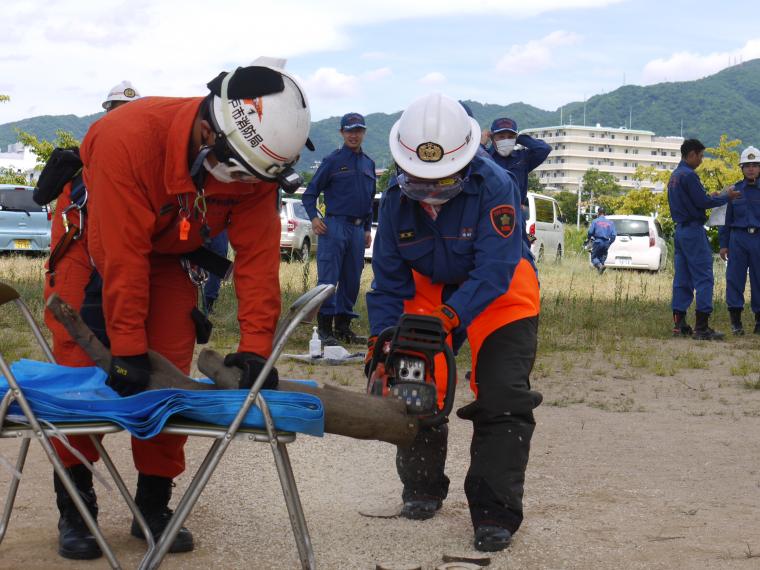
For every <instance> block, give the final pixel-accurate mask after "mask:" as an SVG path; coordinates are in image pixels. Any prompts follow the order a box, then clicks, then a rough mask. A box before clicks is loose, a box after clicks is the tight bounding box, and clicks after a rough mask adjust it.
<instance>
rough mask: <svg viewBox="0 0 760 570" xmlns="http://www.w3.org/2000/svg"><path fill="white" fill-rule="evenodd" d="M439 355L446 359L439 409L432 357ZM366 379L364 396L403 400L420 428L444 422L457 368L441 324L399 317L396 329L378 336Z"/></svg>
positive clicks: (417, 317) (426, 318) (420, 317)
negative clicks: (365, 394) (445, 371)
mask: <svg viewBox="0 0 760 570" xmlns="http://www.w3.org/2000/svg"><path fill="white" fill-rule="evenodd" d="M440 353H443V355H444V356H445V358H446V370H447V378H446V395H445V396H444V399H443V406H442V407H440V408H439V407H438V390H437V388H436V384H435V357H436V355H437V354H440ZM367 378H368V381H367V393H368V394H374V395H376V396H384V397H388V396H390V397H393V398H398V399H400V400H403V401H404V402H405V403H406V409H407V413H409V414H410V415H415V416H418V417H419V421H420V425H423V426H428V427H433V426H437V425H440V424H442V423H444V422H445V421H446V420H447V419H448V416H449V414H450V413H451V409H452V408H453V406H454V391H455V389H456V383H457V368H456V360H455V359H454V352H453V351H452V350H451V347H450V346H449V345H448V344H446V333H445V331H444V330H443V325H442V324H441V321H440V320H439V319H437V318H435V317H429V316H425V315H415V314H403V315H401V318H400V319H399V322H398V325H397V326H395V327H389V328H387V329H385V330H384V331H383V332H381V333H380V334H379V335H378V337H377V341H376V342H375V352H374V354H373V355H372V360H371V361H370V364H369V368H368V374H367Z"/></svg>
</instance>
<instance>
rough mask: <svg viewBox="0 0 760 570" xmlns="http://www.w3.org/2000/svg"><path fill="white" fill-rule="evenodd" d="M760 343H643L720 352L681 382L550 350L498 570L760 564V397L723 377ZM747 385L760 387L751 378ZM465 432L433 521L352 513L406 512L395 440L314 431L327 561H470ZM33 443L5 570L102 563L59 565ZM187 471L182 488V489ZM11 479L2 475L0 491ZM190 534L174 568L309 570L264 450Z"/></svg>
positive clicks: (302, 461)
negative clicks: (517, 520) (518, 506)
mask: <svg viewBox="0 0 760 570" xmlns="http://www.w3.org/2000/svg"><path fill="white" fill-rule="evenodd" d="M759 345H760V341H758V339H757V337H753V338H749V337H748V338H746V339H745V340H742V341H739V342H736V341H732V342H730V343H724V344H722V345H711V344H709V343H707V344H700V345H698V346H696V348H695V343H694V342H692V341H689V340H678V339H674V340H667V341H664V342H660V343H654V342H652V343H643V344H642V348H643V349H644V350H650V351H651V353H652V354H653V355H654V356H653V358H657V357H658V356H657V355H665V354H667V355H669V356H672V355H673V354H678V353H682V352H684V351H694V350H697V351H698V354H700V355H707V354H708V351H709V350H711V349H712V348H713V347H714V346H719V347H720V350H721V351H722V352H721V354H720V356H718V357H716V358H714V359H713V360H712V361H711V362H710V363H709V366H708V368H704V369H689V370H679V371H677V372H676V373H675V375H673V376H657V375H655V374H653V373H651V372H641V371H640V370H641V369H630V368H629V367H627V366H626V365H621V360H620V359H615V358H610V357H602V356H601V355H594V354H588V353H586V354H579V355H568V354H555V355H551V356H543V357H540V360H539V362H540V368H539V371H538V372H537V374H536V375H535V378H534V385H535V387H536V388H537V389H539V390H541V391H542V392H543V393H544V396H545V403H544V405H542V406H541V407H540V408H538V409H537V411H536V417H537V421H538V427H537V430H536V433H535V437H534V439H533V449H532V453H531V459H530V464H529V466H528V473H527V483H526V499H525V510H526V519H525V523H524V525H523V527H522V529H521V530H520V532H519V533H518V534H517V536H516V537H515V541H514V544H513V545H512V546H511V547H510V548H509V549H508V550H507V551H505V552H503V553H499V554H496V555H494V556H493V557H492V562H491V565H490V568H494V569H524V568H526V569H533V568H536V569H559V568H578V569H608V568H609V569H615V570H618V569H634V568H658V569H659V568H661V569H672V568H679V569H692V568H693V569H712V568H714V569H734V568H735V569H742V570H744V569H750V568H760V557H758V556H760V518H759V517H758V513H760V471H759V469H760V443H759V440H758V433H760V390H750V389H747V388H746V387H745V386H744V381H745V378H744V377H740V376H732V375H731V373H730V372H729V370H730V368H731V366H732V364H733V363H735V362H737V361H739V360H740V359H741V358H743V357H746V355H747V354H748V351H750V350H751V351H753V353H754V350H755V349H757V348H759ZM755 354H756V353H755ZM280 369H281V372H282V373H283V374H284V375H286V376H290V377H304V376H312V377H316V378H318V379H320V380H324V381H327V382H335V383H339V384H344V385H345V384H349V385H352V386H353V387H355V388H356V389H360V385H361V380H360V367H359V366H358V365H354V366H350V367H333V368H318V367H317V368H314V369H313V370H309V369H307V368H306V367H303V366H301V365H296V364H282V365H281V366H280ZM460 372H463V371H460ZM746 379H748V380H753V381H754V380H757V373H756V372H752V373H751V376H747V377H746ZM470 399H471V396H470V394H469V391H468V390H464V389H460V390H459V393H458V404H459V405H463V404H465V403H467V402H468V401H470ZM470 436H471V427H470V424H469V422H464V421H461V420H459V419H457V418H456V417H452V420H451V436H450V455H449V461H448V466H447V470H448V474H449V476H450V477H451V479H452V489H451V494H450V496H449V498H448V500H447V501H446V502H445V504H444V507H443V509H442V511H441V512H440V514H439V515H437V516H436V517H435V518H433V519H432V520H430V521H425V522H413V521H408V520H403V519H370V518H365V517H362V516H360V515H359V511H360V510H363V509H371V508H380V507H387V506H393V505H394V504H396V503H398V502H399V494H400V484H399V482H398V480H397V478H396V475H395V468H394V462H393V457H394V449H393V448H392V447H391V446H389V445H387V444H382V443H374V442H369V443H368V442H359V441H353V440H349V439H346V438H341V437H337V436H326V437H324V438H322V439H320V438H313V437H306V436H304V437H301V438H299V439H298V440H297V441H296V442H295V443H294V444H292V445H291V446H290V454H291V458H292V461H293V465H294V470H295V474H296V478H297V481H298V485H299V489H300V492H301V498H302V501H303V504H304V508H305V511H306V517H307V521H308V524H309V528H310V531H311V535H312V539H313V543H314V549H315V552H316V557H317V563H318V566H319V568H323V569H374V568H375V565H376V563H378V562H390V563H394V564H397V565H399V566H401V565H404V564H411V563H416V564H420V565H422V567H423V568H425V569H426V570H432V569H433V568H435V566H436V565H438V564H440V563H441V556H442V555H443V554H444V553H467V552H472V551H471V550H470V549H471V546H470V545H471V540H472V529H471V528H470V522H469V515H468V511H467V504H466V500H465V497H464V493H463V490H462V484H463V480H464V474H465V472H466V469H467V463H468V453H469V452H468V446H469V438H470ZM106 445H107V447H108V448H109V450H111V452H112V454H113V456H114V458H115V460H116V462H117V465H119V466H120V468H121V469H122V471H123V472H124V474H125V478H126V479H127V481H128V483H129V485H130V486H133V485H134V479H135V474H134V469H133V468H132V466H131V458H130V453H129V443H128V439H127V437H126V436H124V435H123V434H122V435H117V436H111V437H109V438H108V439H107V442H106ZM207 445H208V442H207V441H203V440H200V439H194V440H192V441H191V442H190V444H189V445H188V448H187V450H188V465H189V466H190V469H191V470H193V469H194V467H196V466H197V465H198V464H199V462H200V461H201V459H202V457H203V454H204V453H205V450H206V449H207ZM16 446H17V443H16V442H15V441H12V440H10V441H8V440H6V441H2V442H0V455H2V456H4V457H5V458H6V459H13V458H14V451H15V449H16ZM38 447H39V446H33V448H32V449H33V452H32V454H31V456H30V459H29V461H28V462H27V468H26V470H25V473H24V479H23V481H22V485H21V492H20V495H19V498H18V501H17V507H16V509H15V513H14V516H13V518H12V520H11V525H10V529H9V531H8V535H7V536H6V539H5V541H4V543H3V544H2V546H0V568H24V569H28V570H31V569H48V568H93V569H95V568H105V567H107V565H106V563H105V562H104V561H103V560H102V559H101V560H100V561H95V562H90V563H82V562H79V563H74V562H69V561H65V560H63V559H61V558H59V557H58V556H57V554H56V521H57V512H56V510H55V507H54V498H53V491H52V484H51V469H50V467H49V464H48V463H47V460H46V459H45V457H44V456H43V454H42V452H41V450H40V449H38ZM0 471H2V469H0ZM190 477H191V475H190V473H189V472H188V473H186V474H185V475H183V476H182V477H181V478H180V479H179V480H178V487H179V490H182V489H184V487H185V486H186V485H187V482H188V480H189V478H190ZM7 481H8V477H7V474H6V473H0V485H2V486H0V488H2V489H5V488H6V487H5V485H6V484H7ZM97 490H98V494H99V497H100V503H101V517H100V521H101V525H102V527H103V529H104V532H105V533H106V537H107V538H108V539H109V540H110V541H111V543H112V545H113V546H114V548H115V550H116V553H117V556H118V557H119V558H120V559H121V561H122V563H123V565H124V567H125V568H130V567H135V566H136V565H137V563H138V562H139V559H140V557H141V555H142V543H141V542H140V541H138V540H136V539H134V538H131V537H130V536H129V534H128V527H129V522H130V517H129V515H128V511H127V509H126V507H125V506H124V505H122V504H120V502H119V501H118V500H117V494H116V492H115V491H112V492H109V491H107V490H106V489H104V488H102V487H100V486H99V487H98V489H97ZM187 526H188V527H189V528H190V529H191V530H192V531H193V532H194V534H195V537H196V543H197V549H196V551H195V552H193V553H190V554H182V555H170V556H169V557H167V558H166V560H165V563H164V565H163V567H164V568H170V569H174V568H177V569H178V568H209V567H212V566H213V567H216V568H220V569H221V568H225V569H226V568H262V569H270V568H272V569H280V568H283V569H289V568H298V567H299V564H298V559H297V555H296V550H295V544H294V542H293V538H292V535H291V532H290V527H289V523H288V518H287V514H286V511H285V507H284V502H283V500H282V495H281V492H280V488H279V482H278V480H277V477H276V473H275V470H274V467H273V463H272V461H271V452H270V450H269V448H268V447H267V446H266V445H261V444H253V445H251V444H242V443H236V444H234V445H232V446H231V448H230V449H229V451H228V453H227V455H226V457H225V458H224V460H223V462H222V465H221V466H220V468H219V469H218V471H217V473H216V474H215V476H214V477H213V479H212V480H211V483H210V485H209V486H208V487H207V489H206V491H205V492H204V494H203V495H202V497H201V499H200V502H199V504H198V506H197V507H196V509H195V511H194V512H193V513H192V515H191V517H190V519H189V521H188V523H187Z"/></svg>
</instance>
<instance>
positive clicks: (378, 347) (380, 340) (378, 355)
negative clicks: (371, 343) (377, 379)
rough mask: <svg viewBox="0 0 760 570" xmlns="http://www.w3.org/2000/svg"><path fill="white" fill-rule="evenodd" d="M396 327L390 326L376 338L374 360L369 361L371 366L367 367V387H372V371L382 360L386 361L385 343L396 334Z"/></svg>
mask: <svg viewBox="0 0 760 570" xmlns="http://www.w3.org/2000/svg"><path fill="white" fill-rule="evenodd" d="M396 328H397V327H388V328H387V329H385V330H384V331H383V332H381V333H380V334H379V335H377V339H376V340H375V350H374V351H373V353H372V360H370V361H369V368H367V389H369V387H370V386H369V381H370V378H372V373H373V372H374V371H375V368H377V365H378V364H379V363H380V362H385V357H386V354H384V353H383V345H384V344H385V343H386V342H388V341H390V340H391V339H392V338H393V335H394V334H396Z"/></svg>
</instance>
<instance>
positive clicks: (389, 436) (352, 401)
mask: <svg viewBox="0 0 760 570" xmlns="http://www.w3.org/2000/svg"><path fill="white" fill-rule="evenodd" d="M47 306H48V308H49V309H50V311H51V312H52V313H53V316H54V317H55V319H56V320H57V321H58V322H60V323H61V324H62V325H63V326H64V327H65V328H66V330H67V331H68V333H69V334H70V335H71V337H72V338H73V339H74V340H75V341H76V342H77V344H79V346H81V347H82V349H83V350H84V351H85V353H86V354H87V355H88V356H89V357H90V358H91V359H92V360H93V361H94V362H95V364H96V365H97V366H98V367H100V368H102V369H103V370H105V371H106V372H108V371H109V370H110V368H111V352H110V351H109V350H108V349H107V348H106V347H105V346H103V343H101V342H100V341H99V340H98V339H97V337H95V335H94V334H93V333H92V331H91V330H90V328H89V327H88V326H87V325H86V324H85V323H84V321H82V318H81V317H80V316H79V313H78V312H77V311H75V310H74V309H73V308H72V307H71V306H70V305H68V304H67V303H66V302H64V301H63V300H62V299H61V298H60V297H58V295H56V294H53V295H52V296H51V297H50V299H48V302H47ZM148 356H149V358H150V363H151V368H152V370H151V375H150V384H149V386H148V389H149V390H160V389H162V388H178V389H181V390H217V389H237V388H238V386H239V385H240V374H241V371H240V369H238V368H234V367H227V366H225V365H224V359H223V357H222V356H221V355H220V354H219V353H217V352H214V351H213V350H208V349H206V350H203V351H202V352H201V354H200V356H199V358H198V368H199V369H200V371H201V372H203V373H204V374H205V375H206V376H208V377H209V378H211V379H212V380H213V381H214V384H202V383H200V382H195V381H193V380H191V379H190V378H188V377H187V376H185V375H184V374H183V373H182V371H181V370H179V369H178V368H177V367H176V366H174V365H173V364H172V363H171V362H169V360H167V359H166V358H164V357H163V356H161V355H160V354H158V353H157V352H154V351H152V350H150V351H148ZM278 389H279V390H281V391H290V392H302V393H306V394H313V395H314V396H317V397H318V398H319V399H320V400H321V401H322V406H323V408H324V412H325V431H326V432H327V433H332V434H337V435H343V436H347V437H352V438H355V439H369V440H379V441H385V442H388V443H392V444H394V445H400V446H407V445H410V444H411V442H412V440H413V439H414V437H415V436H416V435H417V431H418V430H419V425H418V421H417V419H416V418H414V417H413V416H409V415H407V413H406V406H405V405H404V404H403V402H401V401H399V400H396V399H391V398H380V397H378V396H369V395H367V394H363V393H359V392H352V391H350V390H344V389H342V388H337V387H334V386H328V385H325V386H319V387H314V386H308V385H304V384H302V383H300V382H291V381H287V380H281V381H280V385H279V387H278Z"/></svg>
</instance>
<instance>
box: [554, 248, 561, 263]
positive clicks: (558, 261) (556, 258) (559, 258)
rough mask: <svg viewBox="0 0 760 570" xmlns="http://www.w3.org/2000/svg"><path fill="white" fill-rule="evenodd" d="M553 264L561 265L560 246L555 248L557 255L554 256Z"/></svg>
mask: <svg viewBox="0 0 760 570" xmlns="http://www.w3.org/2000/svg"><path fill="white" fill-rule="evenodd" d="M554 262H555V263H562V244H560V245H558V246H557V255H555V256H554Z"/></svg>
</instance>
